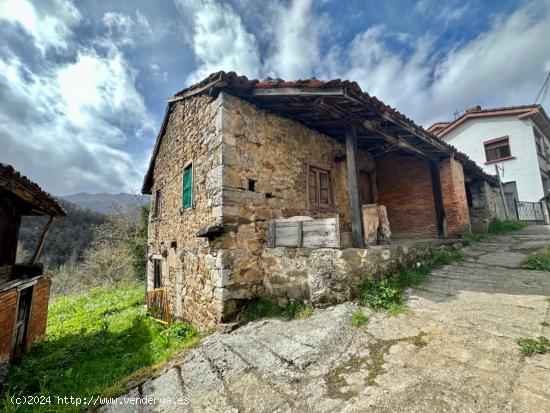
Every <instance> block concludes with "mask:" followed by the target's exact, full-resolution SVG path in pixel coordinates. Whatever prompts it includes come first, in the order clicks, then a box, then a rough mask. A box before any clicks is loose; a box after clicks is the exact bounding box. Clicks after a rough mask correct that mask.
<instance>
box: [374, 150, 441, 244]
mask: <svg viewBox="0 0 550 413" xmlns="http://www.w3.org/2000/svg"><path fill="white" fill-rule="evenodd" d="M376 183H377V188H378V203H379V204H382V205H385V206H386V208H387V210H388V219H389V221H390V229H391V232H392V235H394V236H402V237H415V238H416V237H418V238H422V237H426V238H437V237H438V230H437V217H436V212H435V203H434V196H433V189H432V179H431V175H430V166H429V164H428V162H427V161H425V160H423V159H420V158H417V157H412V156H399V155H396V154H388V155H384V156H381V157H379V158H377V159H376Z"/></svg>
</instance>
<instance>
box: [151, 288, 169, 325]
mask: <svg viewBox="0 0 550 413" xmlns="http://www.w3.org/2000/svg"><path fill="white" fill-rule="evenodd" d="M147 314H149V316H150V317H152V318H154V319H155V320H157V321H158V322H160V323H163V324H170V302H169V300H168V289H167V288H166V287H164V288H155V289H154V290H151V291H147Z"/></svg>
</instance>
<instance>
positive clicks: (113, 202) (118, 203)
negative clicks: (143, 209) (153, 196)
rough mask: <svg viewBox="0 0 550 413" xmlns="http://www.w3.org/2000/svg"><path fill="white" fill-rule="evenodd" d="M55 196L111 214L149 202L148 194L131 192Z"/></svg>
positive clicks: (82, 206) (83, 206) (81, 193)
mask: <svg viewBox="0 0 550 413" xmlns="http://www.w3.org/2000/svg"><path fill="white" fill-rule="evenodd" d="M57 198H61V199H64V200H66V201H69V202H72V203H73V204H75V205H78V206H79V207H80V208H82V209H89V210H90V211H94V212H100V213H102V214H113V213H114V212H116V211H117V209H120V210H121V212H126V211H127V210H128V206H129V205H136V204H137V205H141V204H148V203H149V196H148V195H133V194H124V193H120V194H105V193H103V194H88V193H86V192H79V193H78V194H73V195H67V196H59V197H57Z"/></svg>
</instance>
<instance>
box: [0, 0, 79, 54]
mask: <svg viewBox="0 0 550 413" xmlns="http://www.w3.org/2000/svg"><path fill="white" fill-rule="evenodd" d="M43 6H45V7H49V8H52V9H53V10H54V11H55V13H41V12H40V11H39V10H38V9H37V8H36V7H35V5H33V4H32V3H31V2H30V1H28V0H3V1H2V2H0V20H6V21H8V22H10V23H12V24H18V25H20V26H21V27H22V28H23V29H24V30H25V31H26V32H27V33H29V34H30V35H31V36H32V37H33V39H34V41H35V44H36V46H37V47H38V48H39V49H40V50H41V51H42V53H44V52H45V51H46V49H48V48H50V47H53V48H59V49H65V48H67V40H68V38H69V37H70V36H71V35H72V28H73V27H74V26H76V25H77V24H78V23H79V22H80V20H81V19H82V17H81V15H80V13H79V11H78V9H77V8H76V7H75V6H74V5H73V4H72V2H70V1H68V0H67V1H65V0H50V1H47V2H44V5H43Z"/></svg>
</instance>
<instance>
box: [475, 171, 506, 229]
mask: <svg viewBox="0 0 550 413" xmlns="http://www.w3.org/2000/svg"><path fill="white" fill-rule="evenodd" d="M467 185H468V188H469V189H470V194H471V195H472V206H471V207H470V209H469V213H470V222H471V224H472V230H473V231H486V230H487V229H488V228H489V223H490V222H491V220H493V219H495V218H498V219H506V214H505V212H504V206H503V203H502V198H501V196H500V190H499V189H498V188H495V187H492V186H491V185H489V184H488V183H487V182H486V181H475V182H468V183H467Z"/></svg>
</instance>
